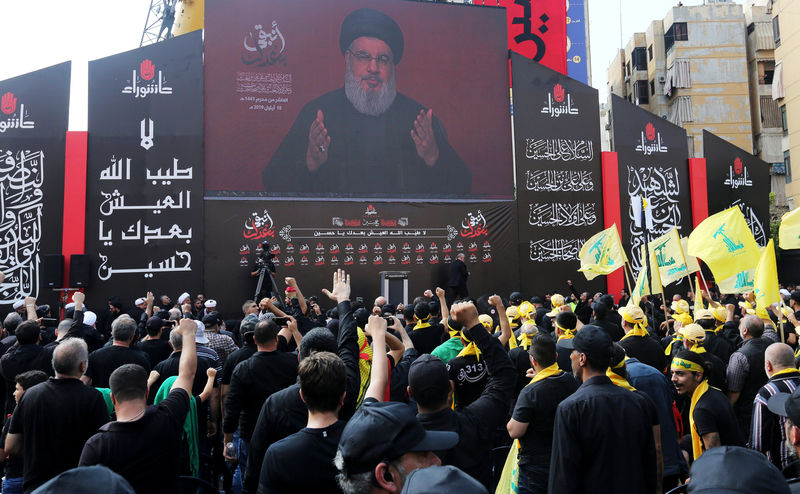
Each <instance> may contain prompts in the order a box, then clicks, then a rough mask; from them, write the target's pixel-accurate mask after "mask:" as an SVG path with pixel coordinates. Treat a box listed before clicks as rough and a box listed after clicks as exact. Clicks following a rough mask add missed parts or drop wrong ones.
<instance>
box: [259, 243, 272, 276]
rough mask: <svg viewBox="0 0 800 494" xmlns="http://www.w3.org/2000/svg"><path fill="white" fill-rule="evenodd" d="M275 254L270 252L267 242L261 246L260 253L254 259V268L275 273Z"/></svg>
mask: <svg viewBox="0 0 800 494" xmlns="http://www.w3.org/2000/svg"><path fill="white" fill-rule="evenodd" d="M274 259H275V254H273V253H272V252H271V250H270V245H269V242H264V243H262V244H261V253H260V254H258V259H256V266H257V267H259V268H267V269H268V270H269V272H270V273H274V272H275V261H274Z"/></svg>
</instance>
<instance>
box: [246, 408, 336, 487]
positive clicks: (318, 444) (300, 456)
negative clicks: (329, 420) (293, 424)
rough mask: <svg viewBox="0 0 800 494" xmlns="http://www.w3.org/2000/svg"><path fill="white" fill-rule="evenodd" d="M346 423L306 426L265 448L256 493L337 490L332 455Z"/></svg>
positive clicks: (334, 453)
mask: <svg viewBox="0 0 800 494" xmlns="http://www.w3.org/2000/svg"><path fill="white" fill-rule="evenodd" d="M346 423H347V422H345V421H343V420H339V421H337V422H336V423H335V424H333V425H331V426H328V427H326V428H324V429H309V428H308V427H306V428H305V429H302V430H301V431H300V432H297V433H295V434H292V435H291V436H289V437H287V438H285V439H281V440H280V441H278V442H277V443H275V444H273V445H272V446H270V447H269V449H268V450H267V454H266V455H265V456H264V462H263V463H262V465H261V478H260V480H259V482H258V494H268V493H279V492H287V493H294V492H314V493H339V492H341V490H339V487H338V486H337V485H336V474H337V471H336V467H335V466H334V465H333V457H334V456H336V448H337V446H338V445H339V438H340V437H341V435H342V430H344V426H345V424H346Z"/></svg>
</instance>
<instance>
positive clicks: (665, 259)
mask: <svg viewBox="0 0 800 494" xmlns="http://www.w3.org/2000/svg"><path fill="white" fill-rule="evenodd" d="M650 251H651V252H653V253H654V254H655V258H656V262H657V263H658V272H659V275H660V276H661V282H662V283H663V284H665V285H669V284H670V283H672V282H673V281H678V280H679V279H681V278H683V277H684V276H688V274H689V268H688V267H687V266H686V260H685V259H684V258H683V250H682V249H681V237H680V235H678V229H677V228H673V229H672V230H670V231H669V232H668V233H665V234H664V235H661V236H660V237H658V238H657V239H655V240H653V241H652V242H650Z"/></svg>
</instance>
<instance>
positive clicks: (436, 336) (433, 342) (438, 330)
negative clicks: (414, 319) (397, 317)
mask: <svg viewBox="0 0 800 494" xmlns="http://www.w3.org/2000/svg"><path fill="white" fill-rule="evenodd" d="M412 328H413V326H412ZM408 336H409V337H410V338H411V342H412V343H414V348H416V349H417V351H419V353H420V355H422V354H423V353H431V352H432V351H433V349H434V348H436V347H437V346H439V345H440V344H441V343H442V338H443V337H444V329H443V328H442V326H441V325H439V324H431V325H430V326H428V327H425V328H419V329H412V330H411V331H409V332H408Z"/></svg>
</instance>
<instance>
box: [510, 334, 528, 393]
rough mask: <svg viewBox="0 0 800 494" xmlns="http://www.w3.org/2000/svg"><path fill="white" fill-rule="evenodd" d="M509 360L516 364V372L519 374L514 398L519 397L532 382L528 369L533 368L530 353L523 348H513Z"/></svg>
mask: <svg viewBox="0 0 800 494" xmlns="http://www.w3.org/2000/svg"><path fill="white" fill-rule="evenodd" d="M508 358H510V359H511V363H512V364H514V370H516V372H517V385H516V387H515V389H514V396H515V397H516V396H519V393H520V391H522V388H524V387H525V386H527V385H528V383H530V382H531V378H530V377H528V376H527V373H528V369H530V368H531V358H530V356H529V354H528V351H527V350H525V349H524V348H522V347H521V346H518V347H517V348H512V349H511V350H510V351H509V352H508Z"/></svg>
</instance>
